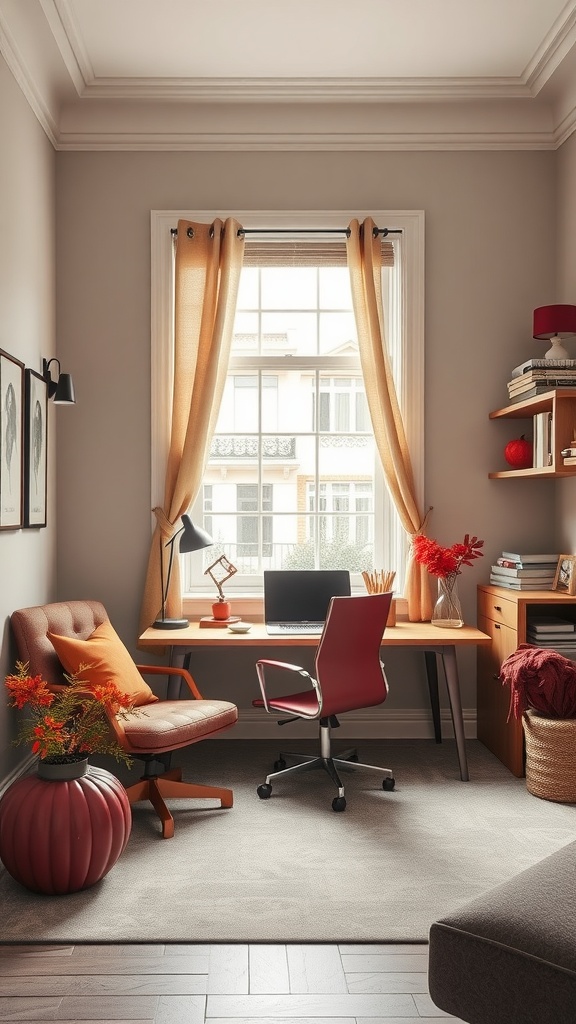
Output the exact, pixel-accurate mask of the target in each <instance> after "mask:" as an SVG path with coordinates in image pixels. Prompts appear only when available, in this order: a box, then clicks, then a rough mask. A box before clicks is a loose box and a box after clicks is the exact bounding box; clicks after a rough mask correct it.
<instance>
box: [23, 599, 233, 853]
mask: <svg viewBox="0 0 576 1024" xmlns="http://www.w3.org/2000/svg"><path fill="white" fill-rule="evenodd" d="M11 625H12V630H13V632H14V637H15V639H16V644H17V647H18V656H19V659H20V661H22V662H27V663H28V664H29V670H30V672H31V673H32V674H33V675H37V674H39V675H42V677H43V678H44V679H45V680H46V682H47V683H48V685H49V686H50V688H52V689H54V690H55V691H58V690H59V689H60V688H61V687H62V686H65V685H66V681H65V679H64V674H63V665H62V662H61V660H60V658H59V657H58V654H57V653H56V649H55V646H54V644H57V646H58V649H59V650H60V653H61V654H62V648H63V649H64V650H65V652H66V657H72V658H73V656H74V655H75V653H76V652H80V653H79V654H78V655H77V658H78V664H84V665H90V664H91V662H92V661H94V660H95V662H94V663H95V665H97V667H98V669H99V671H100V673H101V676H100V678H102V673H104V674H106V673H108V677H109V678H114V682H115V683H116V685H117V686H118V687H119V688H120V689H126V688H130V684H131V685H132V688H131V689H130V692H131V693H136V694H137V696H136V699H135V701H134V703H135V704H138V705H141V706H143V713H134V714H130V713H129V714H128V716H127V717H126V718H118V717H116V716H115V715H111V716H110V727H111V729H112V731H113V733H114V735H115V737H116V739H117V740H118V742H119V744H120V746H121V747H122V748H123V749H124V750H125V751H126V752H127V753H128V754H130V755H131V756H132V757H134V758H136V759H138V760H140V761H142V762H143V764H144V773H143V775H142V777H141V778H140V779H139V781H138V782H135V783H134V784H133V785H131V786H129V787H128V788H127V793H128V797H129V799H130V802H131V803H136V802H137V801H140V800H149V801H150V803H151V804H152V806H153V807H154V809H155V811H156V813H157V814H158V816H159V818H160V821H161V826H162V836H163V838H164V839H169V838H170V837H171V836H173V835H174V819H173V817H172V814H171V813H170V811H169V809H168V807H167V805H166V799H168V798H170V797H180V798H182V797H185V798H193V799H194V798H196V799H206V798H212V797H214V798H216V799H217V800H219V801H220V806H221V807H232V803H233V794H232V790H230V789H223V788H221V787H216V786H204V785H197V784H195V783H189V782H183V781H182V770H181V769H180V768H171V767H170V763H171V755H172V751H174V750H179V749H181V748H182V747H187V746H189V745H190V744H192V743H198V742H199V741H200V740H204V739H209V738H211V737H213V736H215V735H217V734H218V733H220V732H222V731H223V730H225V729H229V728H231V726H233V725H234V724H235V722H236V721H237V720H238V709H237V707H236V705H235V704H231V703H229V702H228V701H222V700H204V699H203V698H202V695H201V693H200V692H199V690H198V688H197V686H196V684H195V682H194V680H193V678H192V676H191V675H190V673H189V672H187V671H186V670H185V669H180V668H168V667H166V666H164V665H135V664H134V662H133V661H132V658H131V657H130V655H129V653H128V651H127V650H126V648H125V647H124V645H123V644H122V643H121V641H120V639H119V638H118V637H117V636H116V634H115V633H114V631H113V629H112V626H111V624H110V620H109V618H108V615H107V613H106V609H105V608H104V606H103V605H102V604H101V603H100V602H99V601H61V602H56V603H53V604H46V605H38V606H36V607H31V608H20V609H19V610H18V611H15V612H13V614H12V616H11ZM50 636H52V637H53V640H51V639H50ZM102 637H104V639H105V641H106V640H111V641H112V644H111V647H110V644H109V643H106V644H105V646H106V653H107V652H108V650H110V649H111V650H112V651H113V655H114V657H112V658H111V660H109V661H107V660H106V657H104V658H103V659H102V660H101V663H100V661H99V659H100V653H99V652H100V648H98V647H97V646H94V642H95V641H96V640H98V639H100V640H101V639H102ZM67 641H68V643H67ZM78 641H79V642H80V643H78ZM83 641H84V642H86V647H85V648H84V644H83V643H82V642H83ZM69 648H72V655H70V654H69ZM94 652H96V653H94ZM116 656H117V658H116V660H115V657H116ZM119 666H120V667H119ZM76 667H77V666H74V665H71V664H68V665H67V666H66V669H67V671H68V672H69V673H70V672H72V671H74V669H75V668H76ZM134 670H137V672H135V671H134ZM83 675H84V673H83ZM88 675H89V673H88ZM144 675H153V676H154V675H158V676H166V675H179V676H181V677H182V679H183V680H184V682H185V683H186V684H187V686H188V689H189V691H190V697H189V698H187V699H185V700H158V698H157V697H156V696H155V695H154V694H153V692H152V690H151V689H150V688H149V687H148V686H147V684H146V683H145V681H144V679H143V676H144ZM134 677H135V679H134ZM139 680H140V682H141V685H140V686H138V681H139ZM123 683H124V684H125V685H123Z"/></svg>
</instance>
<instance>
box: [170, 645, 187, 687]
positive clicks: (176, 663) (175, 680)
mask: <svg viewBox="0 0 576 1024" xmlns="http://www.w3.org/2000/svg"><path fill="white" fill-rule="evenodd" d="M168 664H169V666H170V668H188V665H189V664H190V651H187V650H186V648H185V647H177V646H176V645H175V644H173V645H172V646H171V647H170V658H169V660H168ZM182 683H183V680H182V679H180V678H179V676H168V687H167V689H166V700H179V699H180V695H181V690H182ZM186 690H188V687H186Z"/></svg>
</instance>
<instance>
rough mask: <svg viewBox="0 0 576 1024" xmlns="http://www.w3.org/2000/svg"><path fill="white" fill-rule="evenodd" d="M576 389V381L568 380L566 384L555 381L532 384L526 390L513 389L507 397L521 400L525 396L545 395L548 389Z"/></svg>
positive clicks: (513, 400)
mask: <svg viewBox="0 0 576 1024" xmlns="http://www.w3.org/2000/svg"><path fill="white" fill-rule="evenodd" d="M567 387H568V388H572V389H573V390H574V389H576V381H570V382H569V383H566V384H559V383H558V381H556V383H555V384H534V385H533V387H530V388H528V389H527V390H526V391H515V392H513V393H512V394H510V391H508V397H509V398H510V401H512V402H523V401H524V399H525V398H537V397H538V396H539V395H546V394H548V392H549V391H555V390H559V391H565V390H566V388H567Z"/></svg>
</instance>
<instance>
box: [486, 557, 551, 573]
mask: <svg viewBox="0 0 576 1024" xmlns="http://www.w3.org/2000/svg"><path fill="white" fill-rule="evenodd" d="M494 565H495V566H496V567H497V568H498V569H499V568H504V569H527V568H530V567H531V566H533V567H534V568H535V569H550V570H551V571H552V572H555V570H556V566H557V565H558V559H557V558H555V559H554V560H553V561H552V562H530V563H528V564H526V563H524V562H515V561H513V560H512V559H510V558H497V559H496V561H495V563H494Z"/></svg>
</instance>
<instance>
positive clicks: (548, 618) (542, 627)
mask: <svg viewBox="0 0 576 1024" xmlns="http://www.w3.org/2000/svg"><path fill="white" fill-rule="evenodd" d="M528 629H529V630H530V632H531V633H537V634H546V633H573V632H574V630H575V629H576V626H575V624H574V623H573V622H571V621H570V619H563V618H560V617H556V616H555V615H542V617H541V618H539V619H529V620H528Z"/></svg>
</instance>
